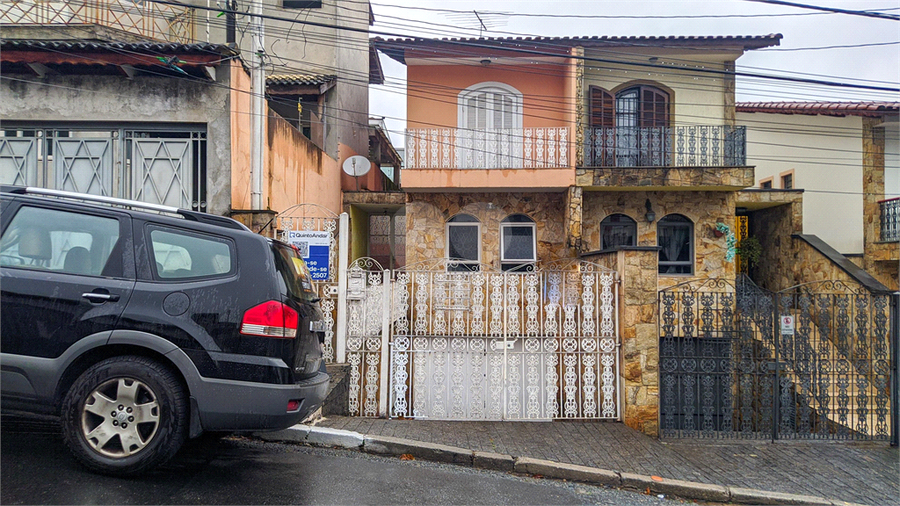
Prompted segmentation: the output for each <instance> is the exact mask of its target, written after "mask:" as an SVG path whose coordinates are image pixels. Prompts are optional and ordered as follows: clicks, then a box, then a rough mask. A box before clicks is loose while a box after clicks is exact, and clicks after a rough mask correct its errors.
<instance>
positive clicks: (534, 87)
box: [375, 35, 781, 434]
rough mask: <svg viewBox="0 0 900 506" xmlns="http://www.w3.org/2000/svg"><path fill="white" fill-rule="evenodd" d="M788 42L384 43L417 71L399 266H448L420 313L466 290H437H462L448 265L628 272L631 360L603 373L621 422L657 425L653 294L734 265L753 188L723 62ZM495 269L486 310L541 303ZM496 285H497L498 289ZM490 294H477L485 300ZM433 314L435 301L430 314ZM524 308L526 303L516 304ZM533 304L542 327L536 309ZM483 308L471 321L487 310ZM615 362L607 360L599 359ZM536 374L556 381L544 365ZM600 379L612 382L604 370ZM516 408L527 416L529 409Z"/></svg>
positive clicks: (623, 317)
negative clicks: (741, 202) (742, 193)
mask: <svg viewBox="0 0 900 506" xmlns="http://www.w3.org/2000/svg"><path fill="white" fill-rule="evenodd" d="M780 39H781V36H780V35H764V36H750V37H571V38H524V39H523V38H479V39H444V40H433V39H390V40H381V39H376V41H375V45H376V47H377V48H378V49H379V50H380V51H382V52H383V53H384V54H386V55H387V56H389V57H391V58H393V59H395V60H397V61H399V62H401V63H403V64H405V65H406V66H407V79H408V88H407V97H408V98H407V111H408V115H407V121H408V130H407V145H406V147H405V157H406V160H405V166H404V169H403V189H404V191H405V192H406V203H405V215H406V263H407V265H408V266H409V265H417V264H421V263H423V262H429V261H432V260H433V259H440V258H443V259H445V260H446V262H445V265H446V267H445V269H446V272H447V274H442V275H441V274H435V278H434V279H435V281H434V282H433V283H434V286H432V287H431V288H429V289H428V290H429V291H427V292H423V293H422V295H421V298H420V295H419V294H418V292H416V297H415V301H416V302H415V303H416V304H417V306H416V307H417V308H418V307H419V304H422V306H421V307H422V308H425V307H426V306H425V305H426V304H427V303H428V301H429V299H428V298H427V296H425V295H424V294H425V293H433V294H434V295H433V297H438V298H440V297H442V296H443V295H444V294H446V293H449V294H450V295H449V296H450V297H451V299H453V297H456V296H459V294H458V293H457V292H454V291H453V289H452V288H448V287H443V285H442V283H451V284H452V283H454V281H453V280H457V281H455V282H456V283H468V281H461V280H463V279H464V278H458V277H454V276H456V275H452V276H451V274H453V273H455V272H462V273H479V272H484V273H491V272H506V273H510V274H514V273H521V272H524V273H528V272H531V271H535V272H543V271H542V269H544V268H545V266H547V265H556V264H559V262H565V261H567V260H573V259H574V260H579V259H583V260H588V261H591V262H593V263H596V264H601V265H603V266H606V267H607V268H610V269H611V270H612V271H614V272H616V273H617V275H618V277H619V279H620V280H621V284H620V285H619V288H618V290H619V291H620V293H621V294H622V299H621V300H622V307H620V309H619V313H618V315H617V316H615V318H618V322H617V323H618V328H621V329H622V342H621V346H622V350H623V353H622V356H621V360H622V362H621V364H620V365H619V363H618V361H616V365H615V366H614V367H621V369H620V370H615V371H612V370H606V371H605V372H604V377H606V375H607V374H609V377H610V378H612V377H614V376H615V377H618V376H619V375H621V380H622V385H621V388H622V391H621V392H618V391H617V392H618V393H617V394H616V395H621V399H623V402H624V406H623V408H624V409H623V410H622V418H623V419H624V421H625V422H626V423H627V424H629V425H631V426H633V427H635V428H638V429H640V430H643V431H644V432H646V433H649V434H656V433H657V431H658V413H659V401H658V395H659V389H660V384H659V371H658V364H659V346H660V337H659V329H658V323H659V322H658V314H657V291H658V290H659V289H663V288H665V287H669V286H672V285H675V284H678V283H682V282H685V281H690V280H702V279H709V278H732V279H733V278H734V276H735V267H734V263H733V261H732V259H731V256H732V255H729V251H728V247H727V243H726V239H727V237H723V233H722V232H720V231H719V230H717V229H721V228H722V227H725V230H726V231H730V229H731V227H732V226H733V224H734V222H735V207H736V206H735V202H736V192H737V191H738V190H741V189H743V188H746V187H749V186H752V185H753V184H754V182H755V181H754V175H753V167H751V166H748V164H747V162H746V160H745V157H744V150H745V139H744V129H743V127H740V126H738V125H737V124H736V122H735V110H734V78H733V74H729V73H728V71H729V70H733V69H734V62H735V60H736V59H737V58H738V57H740V56H741V54H742V53H743V52H744V51H747V50H753V49H758V48H763V47H769V46H773V45H777V44H778V43H779V40H780ZM413 277H414V276H413ZM422 279H425V278H424V277H423V278H422ZM471 279H474V280H476V281H471V283H476V284H477V283H483V282H484V281H477V280H478V279H479V278H478V277H474V278H471ZM499 279H501V278H493V277H491V280H492V281H491V282H493V280H499ZM502 279H504V281H502V282H501V281H497V283H501V284H500V285H496V286H497V290H498V291H496V292H494V295H490V300H491V301H492V302H490V304H498V306H492V307H493V308H499V307H503V306H500V304H509V306H508V307H509V311H514V310H515V308H516V307H517V306H516V304H520V303H521V304H525V302H523V300H524V299H527V300H531V299H530V297H531V295H526V294H525V293H524V292H521V293H520V292H519V290H524V288H523V287H521V286H519V285H518V283H519V281H515V279H518V278H514V277H506V278H502ZM523 279H527V275H526V276H525V278H523ZM547 279H548V280H551V281H546V282H542V283H546V284H545V285H541V288H540V289H539V290H538V292H540V293H538V294H535V296H536V297H550V300H554V299H553V297H554V295H553V288H552V286H551V285H552V283H553V282H552V279H553V278H552V276H551V277H549V278H547ZM502 283H507V284H510V283H511V285H509V286H507V285H503V284H502ZM590 283H594V281H590ZM597 283H602V282H601V281H597ZM465 286H469V285H465ZM491 286H493V285H491ZM501 287H502V289H501ZM536 288H537V287H536ZM544 289H548V290H551V292H550V295H547V293H544V292H542V290H544ZM447 290H450V291H449V292H448V291H447ZM473 293H477V292H473ZM566 293H568V292H566ZM579 293H581V292H579ZM500 294H505V295H503V296H502V297H500V298H497V299H495V298H494V297H495V296H498V297H499V296H500ZM517 294H518V295H517ZM482 296H483V294H479V295H477V296H476V295H472V297H476V299H475V300H479V301H480V300H481V297H482ZM582 296H583V297H590V299H584V300H585V304H587V301H588V300H594V299H593V297H594V296H593V295H590V296H589V295H582ZM409 297H412V294H410V295H409ZM501 300H503V301H504V302H501ZM535 300H537V299H535ZM542 300H543V299H542ZM409 304H410V305H412V304H413V302H412V300H410V302H409ZM529 304H530V303H529ZM441 307H443V306H441ZM441 307H438V306H436V311H437V312H438V313H440V311H441ZM446 307H451V308H452V307H457V306H454V305H453V304H450V305H449V306H446ZM494 310H496V309H492V311H494ZM584 310H585V311H592V310H591V309H590V308H589V307H588V306H585V308H584ZM473 311H475V310H474V309H473ZM521 311H522V313H524V314H529V315H530V314H532V313H530V311H531V310H529V309H527V308H525V307H524V306H523V308H522V309H521ZM534 311H535V313H534V314H533V315H534V317H537V320H540V319H541V318H540V317H539V316H538V314H537V311H538V308H537V307H535V309H534ZM541 311H543V309H541ZM541 314H543V313H541ZM604 314H605V313H604ZM448 317H449V316H448ZM423 318H425V317H424V316H423ZM429 318H433V319H436V320H435V321H436V322H437V323H434V325H436V327H435V328H438V329H443V328H444V324H443V323H442V321H443V318H444V316H432V317H429ZM474 318H475V319H474V320H473V323H472V325H474V326H475V328H478V325H479V321H480V320H479V318H480V313H479V314H478V315H476V316H475V317H474ZM484 318H485V319H487V318H488V316H487V315H485V316H484ZM523 318H524V316H523ZM528 318H532V316H529V317H528ZM553 318H555V316H554V317H553ZM585 318H588V317H585ZM524 321H525V320H523V322H524ZM529 321H531V320H529ZM554 321H555V320H554ZM585 322H587V320H585ZM421 323H422V327H421V331H422V332H428V331H426V330H425V328H426V327H425V326H426V325H431V324H432V323H433V322H432V321H431V320H429V321H426V320H425V319H423V320H422V322H421ZM448 324H449V323H448ZM460 325H462V323H460ZM518 325H519V323H515V325H514V324H513V322H511V321H510V322H508V323H506V324H504V325H501V326H498V327H496V329H495V330H492V332H497V333H498V334H492V335H501V334H502V335H508V334H507V333H509V332H510V330H509V329H510V326H513V327H514V328H516V329H518V328H519V327H518ZM522 325H525V326H526V327H527V326H528V325H529V324H528V323H527V322H525V323H522ZM585 325H586V323H585ZM428 328H429V329H431V327H428ZM460 328H462V327H460ZM585 328H587V327H585ZM590 328H591V329H592V328H593V327H590ZM492 329H494V327H492ZM582 331H585V332H587V331H586V330H585V329H584V328H581V327H579V330H578V331H577V332H582ZM416 332H419V322H418V321H417V322H416ZM513 332H514V334H513V335H518V334H516V333H515V332H518V331H515V330H514V331H513ZM535 332H538V331H537V330H535ZM554 332H555V331H554ZM567 332H568V331H567ZM572 332H576V330H575V326H574V323H573V326H572ZM539 335H544V334H539ZM549 335H553V334H549ZM578 335H582V334H578ZM423 343H424V342H423ZM437 343H440V341H437ZM424 345H425V344H423V346H424ZM459 345H460V346H465V345H463V344H459ZM609 345H610V346H611V345H612V344H609ZM435 346H438V344H436V345H435ZM453 346H454V349H457V348H456V346H457V344H454V345H453ZM472 346H476V344H473V345H472ZM478 346H480V345H478ZM514 346H518V345H514ZM526 346H528V344H526ZM600 346H601V347H603V346H607V344H604V343H601V344H600ZM511 349H513V348H511ZM515 349H518V348H515ZM613 355H614V354H613ZM613 355H610V356H609V359H610V360H613ZM606 359H607V357H606V356H604V357H602V358H600V360H601V361H603V362H604V363H605V364H606V362H605V361H606ZM454 360H456V359H454ZM472 360H476V362H477V361H479V360H481V359H478V358H477V357H476V358H473V359H472ZM548 360H553V359H552V358H551V359H548ZM423 364H424V363H423ZM610 364H611V362H610ZM421 367H424V365H422V366H421ZM465 367H469V366H465ZM417 370H418V369H417ZM544 372H546V374H549V376H547V378H550V379H547V380H546V381H548V382H551V383H552V381H553V380H552V378H556V376H554V374H555V373H553V372H552V368H548V369H547V371H544ZM436 374H437V373H436ZM519 374H521V376H515V377H517V378H520V381H521V382H522V383H521V384H519V385H511V386H509V387H508V388H509V389H510V390H509V391H511V392H512V391H514V392H521V391H530V392H537V391H543V390H546V391H555V390H553V389H554V388H556V387H555V386H554V385H553V384H546V385H545V384H543V383H541V386H537V385H538V384H537V383H535V384H534V385H535V386H532V384H531V383H529V382H531V381H532V379H533V377H532V376H530V374H534V373H528V372H525V371H522V372H517V373H515V375H519ZM570 374H571V375H572V376H571V377H572V381H575V377H577V376H578V374H577V373H576V372H575V371H574V370H572V371H566V378H567V379H566V382H568V381H569V379H568V378H569V377H570V376H569V375H570ZM586 374H587V373H586ZM439 377H440V378H444V377H445V376H444V374H443V373H442V374H441V375H440V376H439ZM456 378H457V379H458V376H456ZM534 378H536V377H534ZM582 380H583V381H586V382H590V381H593V377H592V376H585V377H584V378H580V379H579V380H578V381H582ZM411 381H412V380H411ZM455 381H456V380H454V382H455ZM472 381H476V382H477V381H480V380H477V379H473V380H472ZM534 381H537V380H536V379H534ZM454 384H455V383H454ZM457 387H459V388H462V386H460V385H457V386H449V385H448V386H447V389H449V391H453V392H457V391H458V390H456V388H457ZM572 388H575V387H574V384H573V386H572ZM577 388H578V389H580V388H582V387H581V383H579V386H578V387H577ZM585 388H587V390H586V391H591V392H593V391H594V390H593V388H594V387H590V386H587V387H585ZM606 388H610V389H612V388H614V387H613V386H611V385H607V384H606V383H605V380H604V386H603V390H604V392H606ZM532 389H535V390H532ZM548 389H549V390H548ZM463 390H465V388H463ZM461 391H462V390H459V392H461ZM566 391H568V389H566ZM573 391H574V390H573ZM610 392H611V391H610ZM610 392H607V393H610ZM434 395H436V396H437V399H438V400H442V399H443V397H442V395H441V394H434ZM447 395H449V394H447ZM454 395H456V394H454ZM473 395H474V394H473ZM485 395H489V394H485ZM510 395H512V394H510ZM517 395H518V394H517ZM585 395H587V394H585ZM606 395H607V394H606V393H604V397H603V399H599V398H598V399H597V402H598V403H599V402H601V400H602V402H603V403H604V410H603V412H604V413H606V409H605V407H606V406H607V404H606V403H607V402H608V403H610V404H609V406H612V404H613V403H615V404H617V403H618V401H616V400H615V397H616V396H615V395H614V396H610V397H607V396H606ZM478 399H481V397H478ZM420 402H422V403H424V401H421V400H420ZM429 402H431V401H429ZM434 402H435V403H437V401H434ZM522 402H523V403H525V404H529V405H531V401H530V400H528V401H526V400H522ZM535 402H537V401H535ZM568 402H569V401H568V400H567V401H566V406H567V407H566V410H568V409H569V407H570V406H569V404H568ZM572 402H574V401H572ZM551 404H552V403H551ZM436 405H437V404H436ZM554 406H555V405H554ZM420 407H421V408H422V409H425V406H424V404H422V405H421V406H420ZM507 408H508V409H509V410H518V409H519V402H518V401H516V402H515V403H514V405H511V406H507ZM552 409H553V406H551V407H550V408H548V410H550V412H551V413H552ZM573 409H574V408H573ZM516 412H518V411H516ZM572 412H573V413H574V412H575V411H572ZM535 413H537V411H535ZM579 413H581V412H580V411H579ZM479 414H480V412H479ZM560 416H563V415H560ZM565 416H570V415H565ZM578 416H586V415H583V414H581V415H578Z"/></svg>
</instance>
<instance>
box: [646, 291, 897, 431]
mask: <svg viewBox="0 0 900 506" xmlns="http://www.w3.org/2000/svg"><path fill="white" fill-rule="evenodd" d="M891 298H892V295H890V294H876V293H871V292H869V291H868V290H866V289H865V288H862V287H856V286H851V285H848V284H845V283H842V282H839V281H824V282H818V283H812V284H807V285H800V286H798V287H794V288H791V289H788V290H784V291H781V292H777V293H776V292H769V291H766V290H762V289H760V288H758V287H756V285H754V284H753V283H752V281H750V280H749V278H746V277H742V278H740V279H739V280H738V281H737V282H736V283H735V282H731V281H725V280H718V279H717V280H709V281H705V282H690V283H685V284H682V285H678V286H675V287H673V288H670V289H667V290H663V291H661V292H660V294H659V311H660V428H661V434H662V436H663V437H701V438H751V439H752V438H757V439H769V438H771V439H853V440H860V439H861V440H888V439H889V438H891V437H892V435H893V436H894V437H893V438H892V442H894V443H896V431H897V429H896V419H895V418H896V415H895V413H896V406H897V399H896V386H894V387H893V390H894V391H893V392H892V386H891V385H892V381H894V382H896V360H897V359H896V347H895V346H894V348H893V349H892V344H891V342H892V339H896V337H892V336H896V332H897V330H896V319H897V315H896V307H895V306H896V302H895V301H892V300H891ZM892 326H893V327H892ZM892 406H894V408H893V409H892ZM892 413H893V414H892Z"/></svg>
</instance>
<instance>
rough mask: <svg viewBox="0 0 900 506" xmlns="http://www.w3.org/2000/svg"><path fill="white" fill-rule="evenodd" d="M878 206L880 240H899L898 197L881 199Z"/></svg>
mask: <svg viewBox="0 0 900 506" xmlns="http://www.w3.org/2000/svg"><path fill="white" fill-rule="evenodd" d="M878 207H880V208H881V240H882V241H884V242H897V241H900V197H898V198H895V199H888V200H882V201H880V202H879V203H878Z"/></svg>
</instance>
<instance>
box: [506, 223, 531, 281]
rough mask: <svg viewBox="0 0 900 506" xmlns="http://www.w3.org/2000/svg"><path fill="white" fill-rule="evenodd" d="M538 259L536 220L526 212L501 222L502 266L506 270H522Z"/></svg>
mask: <svg viewBox="0 0 900 506" xmlns="http://www.w3.org/2000/svg"><path fill="white" fill-rule="evenodd" d="M536 261H537V244H536V242H535V226H534V220H532V219H531V218H529V217H528V216H525V215H524V214H514V215H512V216H508V217H506V218H504V219H503V221H502V222H500V266H501V267H502V268H503V270H504V271H509V270H522V269H524V268H526V267H528V266H530V265H531V264H533V263H534V262H536Z"/></svg>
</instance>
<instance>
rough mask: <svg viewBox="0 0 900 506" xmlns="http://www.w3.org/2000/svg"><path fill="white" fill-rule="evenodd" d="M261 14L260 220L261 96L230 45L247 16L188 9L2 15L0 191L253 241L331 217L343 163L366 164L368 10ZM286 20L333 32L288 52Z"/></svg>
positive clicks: (1, 10) (69, 7)
mask: <svg viewBox="0 0 900 506" xmlns="http://www.w3.org/2000/svg"><path fill="white" fill-rule="evenodd" d="M188 4H190V2H188ZM232 7H235V5H232ZM268 7H271V9H272V10H271V11H267V14H270V15H271V14H272V13H273V12H274V15H273V16H271V17H273V18H274V19H271V20H269V21H271V26H267V28H268V29H269V30H270V32H269V39H267V40H268V41H269V43H267V47H268V48H270V49H271V51H269V52H268V54H267V55H266V57H265V62H266V71H267V76H266V78H265V82H266V90H265V92H266V98H267V105H268V107H267V108H266V109H265V111H264V113H263V114H264V115H265V117H264V119H263V126H262V129H263V135H262V138H263V139H264V143H265V145H264V146H263V147H262V153H263V156H262V158H263V163H262V170H261V172H262V174H261V177H260V180H261V183H260V186H261V192H262V197H261V202H262V206H261V207H262V209H257V210H251V187H252V186H253V184H252V183H251V178H250V172H251V165H252V164H251V159H250V153H251V137H252V135H251V133H252V132H251V128H252V124H251V110H252V108H251V97H252V96H253V94H255V93H258V92H259V91H258V90H254V89H253V87H252V85H251V79H250V67H251V65H253V62H252V61H250V60H249V59H248V58H246V57H245V56H243V55H246V54H247V51H249V41H250V37H249V36H248V37H238V35H240V34H242V33H244V31H245V30H244V29H246V28H247V25H248V23H249V16H245V15H241V14H239V13H237V12H235V10H234V9H228V8H227V6H226V7H225V8H223V11H222V14H223V15H222V16H218V15H217V14H219V13H217V12H212V11H210V10H209V8H208V5H207V4H205V3H200V2H197V3H196V7H190V6H184V7H182V6H168V5H162V4H155V3H153V2H150V3H147V4H146V5H144V6H142V7H141V8H137V7H135V6H134V5H133V4H131V3H130V2H121V1H119V0H109V1H107V2H102V3H101V4H100V6H99V7H98V8H88V7H86V6H85V5H82V4H80V3H77V2H60V3H54V4H53V5H51V6H46V5H44V4H43V3H41V2H13V3H7V4H4V5H3V6H2V7H0V23H2V26H3V33H4V37H3V51H2V68H3V75H4V81H3V83H2V85H0V97H2V100H0V101H2V105H0V118H2V120H3V133H2V137H0V167H2V182H3V183H7V184H10V183H12V184H29V185H39V186H46V187H49V188H57V189H65V190H72V191H82V192H88V193H98V194H104V195H110V196H115V197H121V198H132V199H138V200H146V201H150V202H159V203H164V204H168V205H175V206H179V207H187V208H193V209H198V210H202V211H206V212H211V213H216V214H224V215H231V216H233V217H235V218H237V219H240V220H241V221H244V222H245V223H247V224H248V225H250V226H251V227H253V228H254V229H259V230H262V227H264V226H267V224H268V226H271V225H272V224H273V223H275V220H274V219H273V216H275V215H277V214H278V213H281V212H284V211H285V210H287V209H290V208H292V207H294V206H296V205H298V204H300V203H311V204H316V205H318V206H321V207H322V208H324V209H325V210H327V212H330V213H334V214H335V215H337V214H338V213H340V212H341V211H342V193H341V190H342V188H341V181H342V180H341V175H342V173H341V169H340V168H341V162H342V161H343V160H344V159H346V158H348V157H350V156H352V155H356V154H361V155H364V156H367V155H368V149H369V127H368V124H367V117H368V116H367V109H368V92H367V87H368V82H369V77H370V76H369V64H370V62H371V54H370V50H369V48H368V43H367V41H366V39H367V34H366V31H367V29H368V26H369V23H370V22H371V12H370V10H369V9H368V6H367V5H365V6H364V7H365V8H363V9H362V11H363V12H357V10H358V9H356V8H355V9H353V10H349V11H348V10H344V9H340V8H339V7H337V6H335V5H330V6H324V7H323V6H322V5H321V2H318V3H316V2H312V3H310V2H300V3H296V2H295V3H293V4H291V3H289V2H285V3H284V5H282V3H281V2H278V5H274V4H273V5H271V6H268ZM268 7H267V8H268ZM120 12H124V13H126V14H127V15H113V14H114V13H120ZM298 13H302V14H304V15H305V16H307V17H310V18H315V20H316V21H317V23H318V24H323V25H327V26H330V28H315V29H312V28H309V30H312V31H317V33H316V34H311V33H310V34H309V35H310V36H312V35H314V36H315V38H316V43H313V44H300V43H298V42H297V41H296V37H291V36H289V32H290V30H291V27H292V26H294V23H291V22H290V19H293V18H294V17H296V16H297V14H298ZM288 16H292V17H290V18H289V17H288ZM269 21H266V22H265V23H266V24H267V25H268V24H269ZM342 27H353V28H355V31H347V30H342V29H341V28H342ZM318 32H322V33H318ZM323 39H330V40H345V41H346V42H347V43H346V44H338V43H329V44H326V43H321V41H322V40H323ZM357 39H358V40H357ZM245 46H248V47H245ZM374 61H375V62H376V64H377V59H375V60H374ZM372 76H373V77H372V79H374V80H375V82H378V80H379V79H380V77H379V76H380V67H378V66H377V65H376V66H375V69H374V73H373V74H372ZM61 153H62V154H63V156H62V157H61V156H60V154H61ZM54 155H55V156H54ZM273 229H274V227H273ZM266 233H272V229H270V230H268V231H267V232H266Z"/></svg>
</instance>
